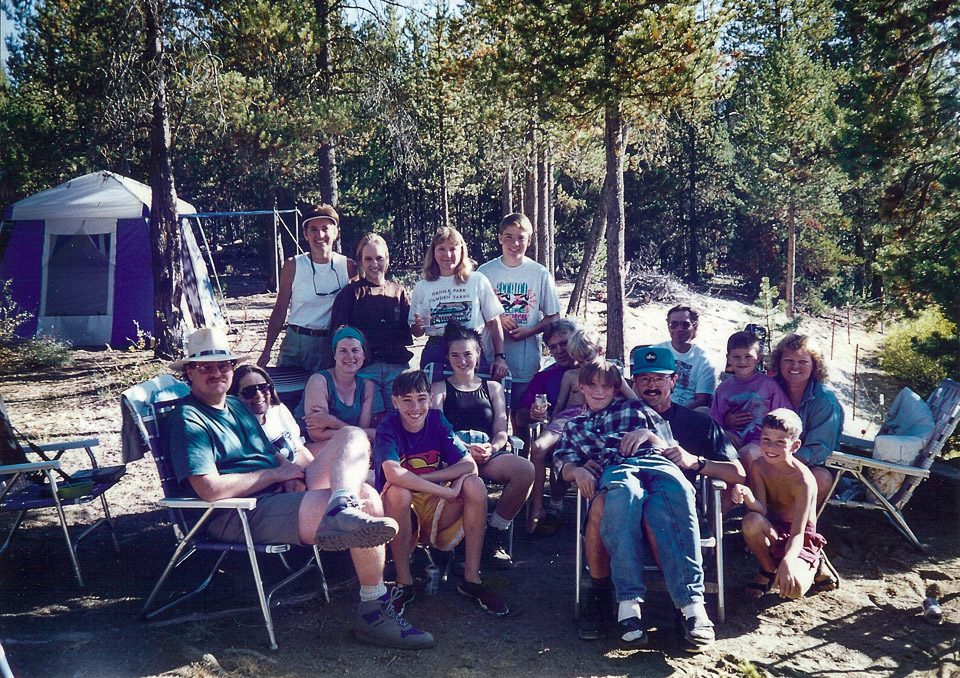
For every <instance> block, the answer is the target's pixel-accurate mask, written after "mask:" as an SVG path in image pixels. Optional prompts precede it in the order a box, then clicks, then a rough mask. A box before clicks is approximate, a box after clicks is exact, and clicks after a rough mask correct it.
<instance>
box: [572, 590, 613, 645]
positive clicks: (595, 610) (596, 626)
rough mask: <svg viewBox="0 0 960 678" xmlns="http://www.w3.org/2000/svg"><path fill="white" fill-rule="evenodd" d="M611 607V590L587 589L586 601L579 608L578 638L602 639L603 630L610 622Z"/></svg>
mask: <svg viewBox="0 0 960 678" xmlns="http://www.w3.org/2000/svg"><path fill="white" fill-rule="evenodd" d="M612 607H613V589H609V588H603V589H599V588H593V587H591V588H589V589H587V599H586V601H584V603H583V607H581V608H580V619H579V620H578V625H579V629H578V631H579V633H580V638H582V639H583V640H599V639H600V638H602V637H603V632H604V629H605V628H606V626H607V623H608V622H609V621H610V610H611V608H612Z"/></svg>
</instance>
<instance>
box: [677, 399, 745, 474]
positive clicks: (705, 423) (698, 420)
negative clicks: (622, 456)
mask: <svg viewBox="0 0 960 678" xmlns="http://www.w3.org/2000/svg"><path fill="white" fill-rule="evenodd" d="M660 416H661V417H663V418H664V419H665V420H666V421H667V423H669V424H670V429H671V430H672V431H673V437H674V438H675V439H676V441H677V443H678V444H679V445H680V447H682V448H683V449H685V450H686V451H687V452H689V453H690V454H695V455H697V456H698V457H703V458H705V459H709V460H710V461H737V460H738V459H739V457H738V456H737V451H736V450H735V449H734V448H733V445H731V444H730V442H729V441H728V440H727V437H726V436H725V435H723V431H722V430H721V429H720V427H719V426H718V425H717V422H715V421H714V420H713V419H712V418H711V417H709V416H708V415H706V414H703V413H702V412H694V411H693V410H691V409H688V408H686V407H683V406H682V405H677V404H676V403H673V404H671V405H670V409H668V410H667V411H666V412H661V413H660ZM683 474H684V475H685V476H686V477H687V479H688V480H690V482H691V483H692V482H694V481H695V480H696V477H697V472H696V470H694V469H684V470H683Z"/></svg>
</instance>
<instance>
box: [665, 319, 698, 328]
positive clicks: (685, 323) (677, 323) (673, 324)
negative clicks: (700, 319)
mask: <svg viewBox="0 0 960 678" xmlns="http://www.w3.org/2000/svg"><path fill="white" fill-rule="evenodd" d="M667 326H668V327H669V328H670V329H671V330H675V329H677V328H678V327H682V328H683V329H685V330H688V329H690V328H691V327H693V323H692V322H690V321H689V320H671V321H670V322H668V323H667Z"/></svg>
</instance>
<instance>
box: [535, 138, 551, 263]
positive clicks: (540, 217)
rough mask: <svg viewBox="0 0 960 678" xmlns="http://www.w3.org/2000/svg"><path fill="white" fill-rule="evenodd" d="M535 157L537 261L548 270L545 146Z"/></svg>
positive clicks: (547, 183) (543, 145)
mask: <svg viewBox="0 0 960 678" xmlns="http://www.w3.org/2000/svg"><path fill="white" fill-rule="evenodd" d="M539 150H540V152H539V154H538V157H537V221H536V224H537V226H536V228H537V261H539V262H540V263H541V264H542V265H543V266H545V267H546V268H548V269H549V268H550V242H549V238H548V236H547V222H548V221H549V220H550V207H549V200H550V195H549V181H548V180H547V163H548V160H547V146H546V145H545V144H541V146H540V149H539Z"/></svg>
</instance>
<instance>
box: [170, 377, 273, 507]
mask: <svg viewBox="0 0 960 678" xmlns="http://www.w3.org/2000/svg"><path fill="white" fill-rule="evenodd" d="M167 422H168V423H167V451H168V452H169V454H170V461H171V462H172V463H173V470H174V472H175V473H176V475H177V482H179V483H180V484H181V485H183V486H184V487H185V488H186V489H188V490H190V488H189V483H186V482H185V481H186V479H187V478H188V477H190V476H200V475H206V474H208V473H213V472H215V471H216V472H219V473H247V472H249V471H260V470H262V469H266V468H274V467H275V466H277V460H276V458H275V457H274V453H275V452H276V450H275V449H274V447H273V445H272V444H271V443H270V441H269V440H268V439H267V436H266V435H265V434H264V432H263V429H262V428H260V423H259V422H258V421H257V420H256V419H255V418H254V416H253V414H252V413H251V412H250V410H248V409H247V407H246V405H244V404H243V403H242V402H240V400H239V399H237V398H235V397H233V396H227V406H226V407H225V408H224V409H222V410H218V409H216V408H214V407H210V406H209V405H206V404H204V403H203V402H201V401H200V400H198V399H197V398H196V397H195V396H194V395H193V394H192V393H191V394H190V395H188V396H186V397H185V398H184V399H183V402H182V404H181V405H180V407H179V408H177V410H176V411H175V412H171V413H170V417H169V418H168V420H167ZM191 493H192V491H191Z"/></svg>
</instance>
